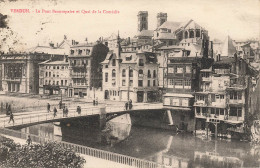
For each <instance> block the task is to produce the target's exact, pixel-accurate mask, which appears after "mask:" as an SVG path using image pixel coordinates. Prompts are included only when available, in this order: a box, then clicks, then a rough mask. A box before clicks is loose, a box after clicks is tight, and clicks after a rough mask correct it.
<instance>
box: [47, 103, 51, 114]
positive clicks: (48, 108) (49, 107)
mask: <svg viewBox="0 0 260 168" xmlns="http://www.w3.org/2000/svg"><path fill="white" fill-rule="evenodd" d="M50 111H51V105H50V103H48V104H47V112H48V113H49V112H50Z"/></svg>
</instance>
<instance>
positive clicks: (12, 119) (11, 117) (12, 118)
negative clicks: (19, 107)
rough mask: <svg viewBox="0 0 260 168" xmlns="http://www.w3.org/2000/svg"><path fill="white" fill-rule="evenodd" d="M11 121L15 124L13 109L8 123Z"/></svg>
mask: <svg viewBox="0 0 260 168" xmlns="http://www.w3.org/2000/svg"><path fill="white" fill-rule="evenodd" d="M10 121H13V124H14V115H13V113H12V111H10V120H9V122H8V123H10Z"/></svg>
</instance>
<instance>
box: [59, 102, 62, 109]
mask: <svg viewBox="0 0 260 168" xmlns="http://www.w3.org/2000/svg"><path fill="white" fill-rule="evenodd" d="M59 108H60V109H61V108H62V102H61V101H60V102H59Z"/></svg>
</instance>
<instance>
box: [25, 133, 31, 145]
mask: <svg viewBox="0 0 260 168" xmlns="http://www.w3.org/2000/svg"><path fill="white" fill-rule="evenodd" d="M26 142H27V144H28V145H31V144H32V139H31V136H30V135H28V138H27V140H26Z"/></svg>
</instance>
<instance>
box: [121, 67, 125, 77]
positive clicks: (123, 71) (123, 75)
mask: <svg viewBox="0 0 260 168" xmlns="http://www.w3.org/2000/svg"><path fill="white" fill-rule="evenodd" d="M122 77H125V69H123V70H122Z"/></svg>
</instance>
